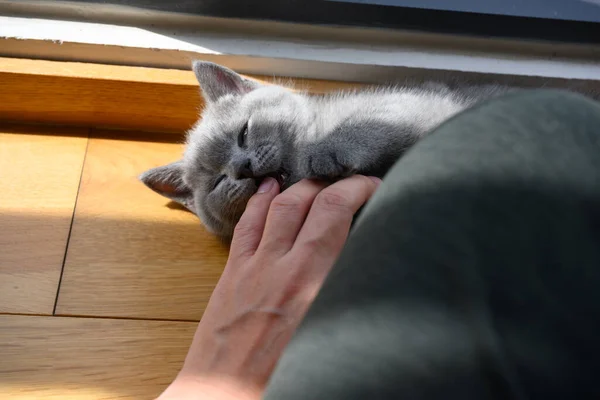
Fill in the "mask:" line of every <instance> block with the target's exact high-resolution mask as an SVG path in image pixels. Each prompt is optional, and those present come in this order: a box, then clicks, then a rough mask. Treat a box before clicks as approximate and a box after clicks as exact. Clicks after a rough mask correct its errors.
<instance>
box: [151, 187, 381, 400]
mask: <svg viewBox="0 0 600 400" xmlns="http://www.w3.org/2000/svg"><path fill="white" fill-rule="evenodd" d="M380 182H381V181H380V180H379V179H378V178H367V177H364V176H358V175H357V176H352V177H350V178H347V179H344V180H341V181H339V182H336V183H334V184H333V185H330V186H328V187H326V185H325V184H324V183H321V182H316V181H309V180H304V181H301V182H299V183H297V184H295V185H293V186H292V187H290V188H289V189H288V190H286V191H285V192H283V193H281V194H279V187H278V185H277V182H276V181H275V180H274V179H270V178H268V179H266V180H265V181H264V182H263V184H262V185H261V187H260V188H259V191H258V193H257V194H255V195H254V196H253V197H252V199H250V202H249V203H248V205H247V207H246V211H245V212H244V215H243V216H242V217H241V219H240V221H239V223H238V224H237V226H236V229H235V233H234V236H233V240H232V244H231V250H230V254H229V259H228V261H227V265H226V266H225V270H224V271H223V274H222V276H221V279H220V280H219V283H218V284H217V286H216V287H215V290H214V292H213V294H212V296H211V299H210V301H209V304H208V306H207V308H206V311H205V312H204V315H203V317H202V320H201V321H200V324H199V325H198V329H197V331H196V334H195V336H194V340H193V342H192V345H191V347H190V351H189V353H188V356H187V358H186V360H185V363H184V366H183V368H182V370H181V372H180V373H179V375H178V376H177V378H176V379H175V381H174V382H173V383H172V384H171V385H170V386H169V388H168V389H167V390H166V391H165V392H164V393H163V394H162V395H161V396H160V397H159V400H167V399H169V400H170V399H177V400H187V399H200V398H202V399H219V400H224V399H235V400H244V399H258V398H260V397H261V395H262V392H263V390H264V388H265V385H266V383H267V381H268V379H269V377H270V375H271V373H272V371H273V369H274V367H275V364H276V363H277V360H278V359H279V357H280V356H281V353H282V351H283V349H284V348H285V346H286V345H287V343H288V341H289V340H290V338H291V337H292V335H293V333H294V331H295V330H296V328H297V326H298V324H299V323H300V322H301V320H302V318H303V317H304V315H305V313H306V311H307V309H308V307H309V306H310V304H311V303H312V301H313V300H314V298H315V296H316V295H317V293H318V291H319V289H320V288H321V285H322V283H323V281H324V279H325V277H326V276H327V274H328V272H329V270H330V269H331V267H332V266H333V264H334V262H335V261H336V260H337V258H338V256H339V254H340V252H341V250H342V248H343V246H344V243H345V241H346V238H347V236H348V232H349V230H350V225H351V223H352V217H353V215H354V214H355V212H356V211H357V210H358V209H359V208H360V207H361V206H362V205H364V203H365V202H366V201H367V200H368V199H369V198H370V197H371V195H372V194H373V192H374V191H375V189H376V188H377V187H378V185H379V183H380Z"/></svg>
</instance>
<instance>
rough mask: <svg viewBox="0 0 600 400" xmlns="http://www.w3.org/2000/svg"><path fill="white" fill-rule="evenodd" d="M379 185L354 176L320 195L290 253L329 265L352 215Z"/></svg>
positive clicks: (338, 248) (375, 180) (340, 244)
mask: <svg viewBox="0 0 600 400" xmlns="http://www.w3.org/2000/svg"><path fill="white" fill-rule="evenodd" d="M380 182H381V180H380V179H378V178H367V177H365V176H362V175H354V176H352V177H350V178H347V179H344V180H341V181H339V182H336V183H334V184H333V185H331V186H329V187H328V188H326V189H324V190H323V191H321V192H320V193H319V194H318V195H317V196H316V198H315V201H314V203H313V205H312V207H311V209H310V212H309V213H308V216H307V217H306V222H305V223H304V226H302V229H301V230H300V233H299V234H298V238H297V240H296V242H295V244H294V247H293V249H292V252H294V253H298V256H306V255H309V256H310V257H318V258H321V259H322V261H330V262H331V264H333V262H334V261H335V259H337V257H338V255H339V253H340V251H341V250H342V247H343V246H344V243H345V242H346V238H347V237H348V232H349V231H350V226H351V224H352V218H353V216H354V214H355V213H356V211H358V209H359V208H360V207H362V206H363V205H364V204H365V203H366V202H367V200H369V198H371V196H372V195H373V193H374V192H375V190H376V189H377V187H378V186H379V183H380ZM313 264H314V265H323V263H313ZM325 272H326V271H325Z"/></svg>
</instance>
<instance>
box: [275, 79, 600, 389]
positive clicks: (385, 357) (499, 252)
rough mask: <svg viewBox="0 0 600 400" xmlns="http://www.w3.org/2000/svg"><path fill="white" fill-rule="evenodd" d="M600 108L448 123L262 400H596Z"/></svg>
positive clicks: (599, 368)
mask: <svg viewBox="0 0 600 400" xmlns="http://www.w3.org/2000/svg"><path fill="white" fill-rule="evenodd" d="M599 268H600V106H599V105H598V104H596V103H594V102H592V101H590V100H587V99H585V98H583V97H581V96H578V95H574V94H570V93H566V92H560V91H531V92H523V93H520V94H513V95H509V96H506V97H503V98H500V99H496V100H494V101H491V102H488V103H486V104H483V105H481V106H479V107H477V108H475V109H473V110H470V111H467V112H465V113H462V114H460V115H458V116H456V117H455V118H453V119H452V120H450V121H448V122H447V123H445V124H443V125H442V126H441V127H439V128H438V129H437V130H436V131H435V132H434V133H432V134H431V135H430V136H428V137H427V138H425V139H424V140H422V141H421V142H420V143H419V144H417V145H416V146H415V147H414V148H413V149H412V150H411V151H409V152H408V153H407V154H406V155H405V156H404V157H403V158H402V159H401V160H400V161H399V162H398V163H397V164H396V165H395V166H394V168H393V169H392V171H390V173H389V174H388V175H387V177H386V178H385V179H384V183H383V184H382V186H381V188H380V189H379V190H378V192H377V193H376V195H375V196H374V197H373V199H372V201H371V202H370V203H369V204H368V205H367V206H366V207H365V209H364V211H363V214H362V215H361V216H360V218H359V219H358V221H357V223H356V225H355V226H354V229H353V232H352V234H351V236H350V239H349V240H348V243H347V245H346V248H345V249H344V251H343V253H342V255H341V257H340V259H339V260H338V262H337V264H336V265H335V267H334V269H333V271H332V273H331V274H330V276H329V277H328V279H327V281H326V283H325V285H324V287H323V289H322V291H321V292H320V294H319V296H318V298H317V299H316V301H315V303H314V305H313V306H312V307H311V309H310V310H309V313H308V314H307V316H306V318H305V320H304V321H303V323H302V325H301V327H300V329H299V330H298V332H297V334H296V335H295V337H294V338H293V339H292V341H291V343H290V345H289V346H288V348H287V349H286V351H285V353H284V355H283V357H282V359H281V360H280V363H279V364H278V366H277V368H276V371H275V373H274V375H273V377H272V379H271V382H270V384H269V387H268V390H267V394H266V399H268V400H293V399H303V400H306V399H310V400H319V399H361V400H365V399H369V400H372V399H402V400H407V399H427V400H429V399H461V400H465V399H496V398H497V399H512V398H515V399H517V398H527V399H543V400H548V399H554V398H556V399H571V398H573V399H592V398H593V399H598V398H600V385H599V384H596V380H597V375H598V373H599V372H600V293H599V291H598V289H599V288H600V269H599Z"/></svg>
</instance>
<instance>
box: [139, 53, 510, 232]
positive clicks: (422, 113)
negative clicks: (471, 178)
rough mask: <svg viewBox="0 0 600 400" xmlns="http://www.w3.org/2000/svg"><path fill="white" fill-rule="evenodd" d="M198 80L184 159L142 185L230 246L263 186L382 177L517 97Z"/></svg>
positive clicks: (202, 72)
mask: <svg viewBox="0 0 600 400" xmlns="http://www.w3.org/2000/svg"><path fill="white" fill-rule="evenodd" d="M194 71H195V73H196V76H197V78H198V80H199V82H200V86H201V89H202V91H203V95H204V99H205V101H206V106H205V109H204V111H203V113H202V118H201V120H200V121H199V122H198V123H197V124H196V126H195V127H194V128H193V129H192V130H191V131H190V132H189V134H188V141H187V146H186V150H185V154H184V157H183V159H182V160H181V161H178V162H176V163H173V164H169V165H167V166H163V167H158V168H154V169H152V170H150V171H147V172H146V173H144V174H143V175H142V176H141V179H142V181H144V183H146V184H147V185H148V186H149V187H150V188H152V189H153V190H155V191H157V192H158V193H160V194H162V195H164V196H166V197H168V198H170V199H172V200H175V201H177V202H179V203H181V204H183V205H185V206H186V207H187V208H188V209H190V210H191V211H192V212H194V213H195V214H196V215H198V216H199V217H200V219H201V220H202V222H203V223H204V225H205V226H206V227H207V228H208V229H209V230H211V231H212V232H214V233H215V234H217V235H219V236H222V237H224V238H230V237H231V235H232V233H233V228H234V227H235V224H236V223H237V221H238V220H239V217H240V216H241V214H242V212H243V210H244V208H245V206H246V203H247V201H248V200H249V198H250V197H251V196H252V195H253V194H254V193H255V192H256V190H257V187H258V184H259V183H260V181H261V180H262V179H263V178H265V177H266V176H273V177H276V178H277V179H278V180H279V181H280V184H281V185H282V187H283V188H284V189H285V188H287V187H289V186H290V185H291V184H293V183H295V182H297V181H299V180H301V179H303V178H318V179H328V180H336V179H340V178H343V177H345V176H348V175H351V174H354V173H361V174H365V175H374V176H380V177H382V176H383V175H384V174H385V173H386V172H387V171H388V169H389V168H390V167H391V166H392V165H393V164H394V163H395V161H396V160H397V159H398V158H399V157H400V156H401V155H402V154H403V153H404V152H405V151H406V149H408V148H409V147H411V146H412V145H413V144H414V143H415V142H417V141H418V140H419V139H420V138H422V137H423V136H424V135H426V134H427V133H428V132H430V131H431V130H432V129H434V128H435V127H436V126H438V125H439V124H441V123H442V122H444V121H446V120H447V119H449V118H451V117H452V116H454V115H456V114H457V113H459V112H461V111H463V110H464V109H466V108H469V107H471V106H473V105H475V104H478V103H479V102H481V101H482V100H485V99H489V98H491V97H494V96H497V95H500V94H504V93H506V92H507V91H509V90H511V89H509V88H506V87H501V86H494V85H487V86H470V87H462V88H460V90H451V89H449V88H448V87H446V86H445V85H442V84H433V83H429V84H425V85H421V86H415V87H410V88H408V87H391V88H381V89H368V90H365V91H356V92H346V93H334V94H328V95H308V94H306V93H296V92H293V91H291V90H289V89H287V88H284V87H281V86H277V85H273V86H271V85H269V86H265V85H260V84H257V83H254V82H251V81H248V80H245V79H243V78H242V77H240V76H239V75H237V74H236V73H235V72H233V71H231V70H229V69H226V68H224V67H221V66H218V65H216V64H212V63H205V62H196V63H195V64H194Z"/></svg>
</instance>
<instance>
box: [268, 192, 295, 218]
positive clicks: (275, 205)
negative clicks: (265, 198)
mask: <svg viewBox="0 0 600 400" xmlns="http://www.w3.org/2000/svg"><path fill="white" fill-rule="evenodd" d="M301 208H302V199H301V198H300V196H298V195H296V194H293V193H285V194H280V195H278V196H276V197H275V199H273V201H272V202H271V211H273V212H276V213H295V212H298V211H300V209H301Z"/></svg>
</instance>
